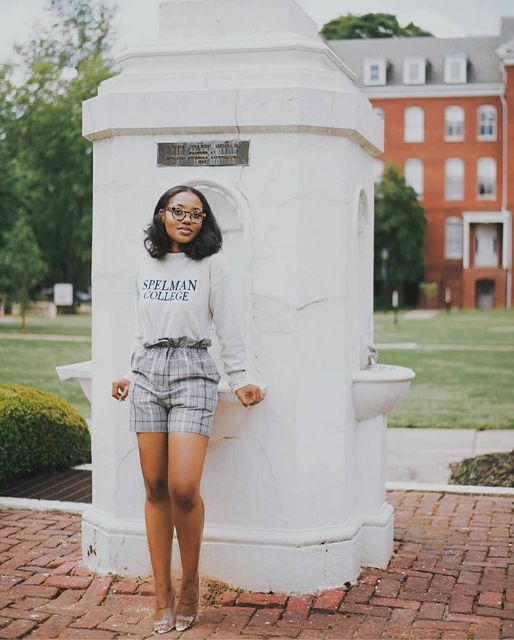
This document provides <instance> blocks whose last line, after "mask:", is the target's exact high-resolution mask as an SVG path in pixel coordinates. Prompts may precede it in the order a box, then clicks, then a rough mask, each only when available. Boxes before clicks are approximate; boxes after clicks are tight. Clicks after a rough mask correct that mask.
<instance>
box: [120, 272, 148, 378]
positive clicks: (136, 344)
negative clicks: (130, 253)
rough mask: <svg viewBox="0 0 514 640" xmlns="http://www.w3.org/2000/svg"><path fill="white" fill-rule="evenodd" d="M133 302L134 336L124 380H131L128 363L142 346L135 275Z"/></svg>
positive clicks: (135, 278) (131, 374) (131, 375)
mask: <svg viewBox="0 0 514 640" xmlns="http://www.w3.org/2000/svg"><path fill="white" fill-rule="evenodd" d="M134 294H135V296H134V302H135V314H136V324H135V329H134V334H133V338H132V349H131V351H130V352H129V355H128V366H127V370H126V371H125V373H124V374H123V377H124V378H125V380H130V381H131V380H132V378H133V373H132V369H131V367H130V362H131V360H132V354H133V353H134V351H135V350H136V349H137V348H138V347H140V346H142V344H143V330H142V328H141V318H140V314H139V288H138V285H137V273H136V274H135V276H134Z"/></svg>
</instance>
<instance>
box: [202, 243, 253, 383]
mask: <svg viewBox="0 0 514 640" xmlns="http://www.w3.org/2000/svg"><path fill="white" fill-rule="evenodd" d="M209 306H210V309H211V313H212V318H213V320H214V327H215V330H216V335H217V337H218V342H219V344H220V356H221V359H222V361H223V365H224V370H225V373H226V374H227V375H228V377H229V385H230V388H231V389H232V391H235V390H236V389H239V388H240V387H244V386H245V385H247V384H255V382H253V381H251V380H250V372H249V363H248V360H247V353H246V347H245V342H244V336H243V332H242V329H241V323H240V319H239V315H238V311H237V307H236V302H235V296H234V291H233V285H232V276H231V274H230V272H229V270H228V268H227V264H226V262H225V259H224V256H223V255H221V254H216V263H215V266H214V268H213V269H212V271H211V285H210V293H209Z"/></svg>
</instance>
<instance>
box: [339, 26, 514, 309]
mask: <svg viewBox="0 0 514 640" xmlns="http://www.w3.org/2000/svg"><path fill="white" fill-rule="evenodd" d="M327 44H328V45H329V46H330V47H331V49H332V50H333V51H334V52H335V53H336V54H337V55H338V56H339V57H340V58H341V59H342V60H343V61H344V62H345V63H346V64H347V65H348V66H349V67H350V68H351V69H352V70H353V71H354V72H355V73H356V74H357V75H358V76H359V82H360V86H361V88H362V90H363V92H364V93H366V94H367V95H368V97H369V98H370V100H371V102H372V104H373V106H374V107H375V108H376V109H377V110H379V113H380V115H382V116H383V117H384V120H385V149H384V155H383V157H382V158H381V159H380V160H377V161H376V178H377V179H379V178H380V176H381V174H382V171H383V166H384V163H395V164H396V165H398V166H399V167H400V168H401V169H402V170H403V173H404V175H405V179H406V181H407V182H408V184H410V185H411V186H412V187H413V188H414V189H415V190H416V191H417V193H418V199H419V201H420V204H421V205H422V206H423V207H424V209H425V214H426V217H427V221H428V225H427V233H426V241H425V264H426V269H425V278H424V280H425V282H435V283H437V295H436V296H435V298H433V299H431V300H427V299H425V298H424V297H421V298H420V300H419V303H420V305H421V306H436V307H442V306H444V304H445V296H448V295H450V296H451V303H452V305H454V306H457V307H462V308H474V307H481V308H491V307H496V308H502V307H503V308H505V307H507V308H510V307H511V305H512V302H513V300H514V295H513V286H512V253H513V228H512V216H511V212H512V211H513V210H514V17H508V18H502V21H501V32H500V35H499V36H491V37H489V36H487V37H486V36H483V37H466V38H434V37H427V38H394V39H387V38H384V39H382V38H380V39H371V40H329V41H327Z"/></svg>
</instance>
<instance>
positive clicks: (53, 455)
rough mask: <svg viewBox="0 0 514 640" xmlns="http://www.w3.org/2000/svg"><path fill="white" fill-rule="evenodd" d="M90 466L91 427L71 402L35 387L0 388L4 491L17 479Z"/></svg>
mask: <svg viewBox="0 0 514 640" xmlns="http://www.w3.org/2000/svg"><path fill="white" fill-rule="evenodd" d="M90 461H91V437H90V434H89V429H88V426H87V423H86V421H85V420H84V418H83V417H82V416H81V415H80V414H79V412H78V411H77V410H76V409H75V408H74V407H73V406H72V405H71V404H70V403H69V402H67V401H66V400H64V399H63V398H60V397H59V396H57V395H55V394H53V393H49V392H48V391H41V390H40V389H34V388H33V387H25V386H22V385H14V384H0V489H2V488H4V487H6V486H7V485H8V484H9V483H10V482H11V481H12V480H13V479H15V478H19V477H24V476H30V475H36V474H40V473H48V472H52V471H59V470H63V469H69V468H70V467H72V466H74V465H77V464H83V463H85V462H90Z"/></svg>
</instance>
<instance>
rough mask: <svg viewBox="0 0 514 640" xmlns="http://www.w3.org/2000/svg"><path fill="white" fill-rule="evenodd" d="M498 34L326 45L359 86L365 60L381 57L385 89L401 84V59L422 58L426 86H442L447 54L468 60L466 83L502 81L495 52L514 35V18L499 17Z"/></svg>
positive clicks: (338, 41) (392, 39)
mask: <svg viewBox="0 0 514 640" xmlns="http://www.w3.org/2000/svg"><path fill="white" fill-rule="evenodd" d="M501 26H502V28H501V35H499V36H470V37H464V38H435V37H431V36H427V37H424V38H421V37H419V38H369V39H364V40H326V43H327V45H328V46H329V47H330V48H331V49H332V51H333V52H334V53H335V54H336V55H337V56H338V57H339V58H340V59H341V60H342V61H343V62H344V63H345V64H347V65H348V66H349V67H350V69H351V70H352V71H354V72H355V74H356V75H357V76H358V78H359V84H362V77H363V70H364V60H365V58H383V59H385V60H387V61H388V62H389V63H390V64H391V66H390V67H389V68H388V70H387V86H394V85H403V60H404V58H409V57H423V58H426V60H427V62H428V66H427V78H426V81H427V84H444V76H443V64H444V58H445V56H448V55H455V54H465V55H466V56H467V57H468V61H469V66H468V83H482V82H501V75H500V64H499V59H498V56H497V55H496V49H497V48H498V47H499V46H500V45H502V44H505V43H506V42H508V41H509V40H510V39H512V37H513V36H514V17H510V16H509V17H504V18H502V25H501Z"/></svg>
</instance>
